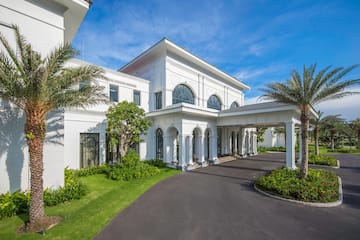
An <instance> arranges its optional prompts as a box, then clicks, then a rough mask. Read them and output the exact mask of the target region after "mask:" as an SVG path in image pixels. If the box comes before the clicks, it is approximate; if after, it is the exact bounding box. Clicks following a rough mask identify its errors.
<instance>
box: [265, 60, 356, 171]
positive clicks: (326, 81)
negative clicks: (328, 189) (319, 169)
mask: <svg viewBox="0 0 360 240" xmlns="http://www.w3.org/2000/svg"><path fill="white" fill-rule="evenodd" d="M357 66H358V65H354V66H351V67H349V68H343V67H338V68H334V69H332V70H330V68H331V66H328V67H326V68H324V69H322V70H320V71H319V72H318V73H317V74H315V71H316V64H313V65H311V66H310V67H306V66H304V69H303V74H302V76H301V75H300V73H299V72H298V71H296V70H293V71H292V73H291V78H290V80H287V81H286V82H284V83H280V82H275V83H270V84H267V85H266V87H265V88H263V89H262V90H263V91H264V95H263V96H262V98H264V99H270V100H275V101H278V102H283V103H287V104H292V105H295V106H298V107H299V109H300V121H301V136H302V159H303V161H302V163H301V168H300V177H301V178H306V176H307V173H308V154H309V151H308V142H307V140H308V129H309V120H310V112H311V109H312V108H313V106H314V105H315V104H318V103H320V102H323V101H326V100H329V99H337V98H342V97H345V96H348V95H351V94H354V92H351V91H348V90H346V89H347V88H348V87H351V86H354V85H357V84H360V79H353V80H343V77H344V76H345V75H346V74H348V73H349V72H350V71H352V70H353V69H354V68H356V67H357ZM329 70H330V71H329Z"/></svg>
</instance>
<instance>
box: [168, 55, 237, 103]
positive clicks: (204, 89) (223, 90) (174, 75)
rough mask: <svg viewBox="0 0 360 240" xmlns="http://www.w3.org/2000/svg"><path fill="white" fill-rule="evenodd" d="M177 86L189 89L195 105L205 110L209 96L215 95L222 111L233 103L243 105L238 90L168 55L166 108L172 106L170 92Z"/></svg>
mask: <svg viewBox="0 0 360 240" xmlns="http://www.w3.org/2000/svg"><path fill="white" fill-rule="evenodd" d="M178 84H185V85H187V86H188V87H190V89H191V90H192V91H193V93H194V95H195V105H197V106H199V107H205V108H206V107H207V101H208V99H209V97H210V96H211V95H216V96H217V97H218V98H219V99H220V101H221V103H222V110H223V109H228V108H229V107H230V105H231V104H232V103H233V102H234V101H236V102H237V103H238V104H239V106H241V105H243V104H244V101H243V99H244V96H243V93H242V91H241V90H240V89H235V88H233V87H232V86H229V85H227V84H224V83H223V82H221V79H215V78H214V77H212V76H211V75H209V74H207V73H206V71H205V70H201V69H198V68H196V66H194V65H193V64H191V63H187V62H182V59H180V58H178V57H176V56H174V55H171V54H170V55H168V56H167V57H166V94H165V96H166V99H165V101H166V106H169V105H172V92H173V90H174V88H175V87H176V86H177V85H178Z"/></svg>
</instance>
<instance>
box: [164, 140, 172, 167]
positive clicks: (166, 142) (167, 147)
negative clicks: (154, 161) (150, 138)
mask: <svg viewBox="0 0 360 240" xmlns="http://www.w3.org/2000/svg"><path fill="white" fill-rule="evenodd" d="M170 141H171V137H169V136H164V147H165V148H164V149H165V152H164V158H165V159H164V160H165V162H166V163H171V162H172V161H173V159H171V144H170Z"/></svg>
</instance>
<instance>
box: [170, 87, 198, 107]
mask: <svg viewBox="0 0 360 240" xmlns="http://www.w3.org/2000/svg"><path fill="white" fill-rule="evenodd" d="M194 99H195V98H194V94H193V92H192V91H191V89H190V88H189V87H188V86H186V85H184V84H179V85H177V86H176V87H175V89H174V91H173V104H176V103H181V102H185V103H191V104H194V103H195V100H194Z"/></svg>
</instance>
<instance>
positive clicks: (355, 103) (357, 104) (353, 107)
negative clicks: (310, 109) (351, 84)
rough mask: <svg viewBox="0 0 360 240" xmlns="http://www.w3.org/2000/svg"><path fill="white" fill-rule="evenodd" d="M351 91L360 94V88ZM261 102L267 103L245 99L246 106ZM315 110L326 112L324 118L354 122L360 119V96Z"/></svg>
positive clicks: (342, 99) (328, 103)
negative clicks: (337, 118) (334, 116)
mask: <svg viewBox="0 0 360 240" xmlns="http://www.w3.org/2000/svg"><path fill="white" fill-rule="evenodd" d="M351 91H354V92H360V87H357V88H352V89H351ZM261 102H267V100H263V99H259V96H257V97H251V98H245V104H246V105H249V104H256V103H261ZM315 109H316V110H320V111H322V112H324V116H326V115H337V114H340V115H341V117H342V118H345V119H346V120H348V121H350V120H354V119H356V118H360V94H357V95H351V96H348V97H344V98H341V99H336V100H329V101H326V102H322V103H320V104H318V105H316V106H315Z"/></svg>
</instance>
